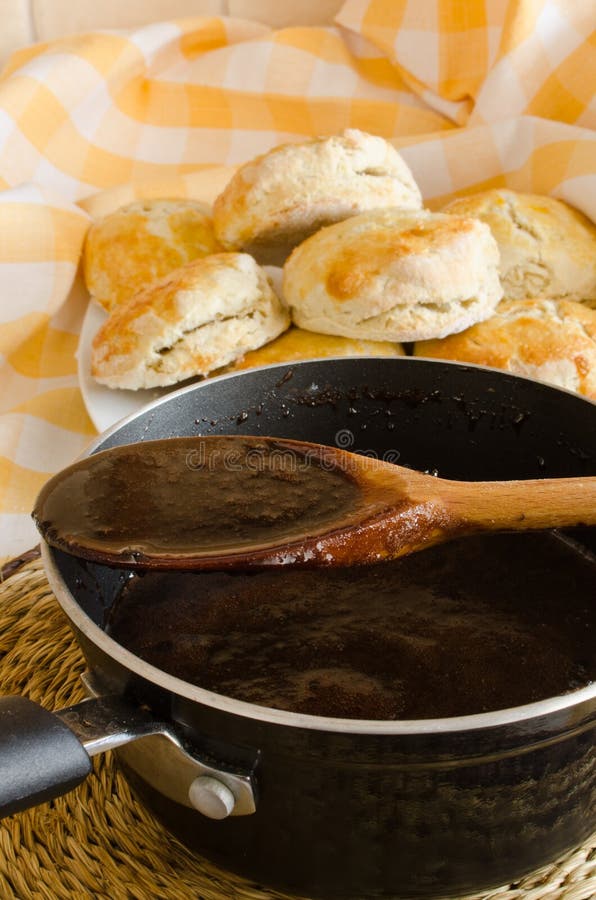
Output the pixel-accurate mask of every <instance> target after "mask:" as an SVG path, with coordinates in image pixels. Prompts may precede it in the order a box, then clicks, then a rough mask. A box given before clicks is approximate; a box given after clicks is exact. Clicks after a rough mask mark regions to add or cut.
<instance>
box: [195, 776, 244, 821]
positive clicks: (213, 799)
mask: <svg viewBox="0 0 596 900" xmlns="http://www.w3.org/2000/svg"><path fill="white" fill-rule="evenodd" d="M188 799H189V800H190V802H191V803H192V805H193V806H194V808H195V809H196V810H198V812H200V813H202V814H203V815H204V816H207V818H209V819H227V817H228V816H229V815H231V814H232V811H233V809H234V806H235V805H236V798H235V797H234V794H233V793H232V791H231V790H230V788H229V787H227V785H225V784H223V783H222V782H221V781H218V780H217V778H212V777H211V776H210V775H200V776H199V777H198V778H195V780H194V781H193V783H192V784H191V786H190V787H189V789H188Z"/></svg>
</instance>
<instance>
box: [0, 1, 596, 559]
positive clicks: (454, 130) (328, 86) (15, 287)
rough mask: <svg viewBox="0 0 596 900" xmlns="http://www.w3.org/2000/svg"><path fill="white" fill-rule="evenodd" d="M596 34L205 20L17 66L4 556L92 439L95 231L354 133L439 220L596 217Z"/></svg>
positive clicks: (370, 12)
mask: <svg viewBox="0 0 596 900" xmlns="http://www.w3.org/2000/svg"><path fill="white" fill-rule="evenodd" d="M594 24H595V12H594V3H593V0H558V2H557V0H519V2H506V0H484V2H481V0H470V2H466V3H456V2H454V0H369V2H366V0H348V2H346V3H345V4H344V5H343V7H342V8H341V10H340V12H339V14H338V15H337V17H336V20H335V23H334V25H333V26H330V27H326V28H323V27H311V28H305V27H296V28H285V29H283V30H280V31H271V30H270V29H269V28H267V27H265V26H263V25H259V24H256V23H253V22H247V21H243V20H235V19H225V18H208V17H201V18H192V19H184V20H182V21H168V22H162V23H159V24H155V25H151V26H148V27H144V28H141V29H139V30H136V31H132V32H124V31H117V32H115V31H100V32H96V33H93V34H84V35H76V36H74V37H68V38H65V39H63V40H60V41H55V42H52V43H49V44H41V45H36V46H33V47H29V48H27V49H25V50H22V51H20V52H18V53H17V54H15V55H14V56H13V57H12V59H11V60H10V62H9V64H8V66H7V68H6V69H5V71H4V73H3V75H2V77H1V78H0V189H1V190H0V557H2V556H9V555H15V554H17V553H19V552H20V551H22V550H24V549H26V548H27V547H28V546H30V545H32V544H33V543H35V541H36V540H37V535H36V532H35V529H34V527H33V524H32V522H31V519H30V515H29V513H30V510H31V507H32V504H33V501H34V498H35V496H36V493H37V491H38V490H39V488H40V487H41V485H42V484H43V483H44V481H45V480H46V479H47V478H48V476H49V475H50V474H51V473H53V472H55V471H56V470H57V469H59V468H61V467H62V466H64V465H67V464H68V463H69V462H71V461H72V460H73V459H74V458H75V457H76V456H77V455H78V454H79V453H80V452H81V450H82V449H83V448H84V447H85V445H86V444H87V443H88V442H89V441H90V439H91V437H92V436H93V434H94V427H93V425H92V423H91V420H90V418H89V416H88V414H87V411H86V409H85V406H84V403H83V400H82V396H81V393H80V389H79V385H78V380H77V367H76V359H75V352H76V349H77V345H78V339H79V332H80V328H81V322H82V319H83V316H84V313H85V302H86V300H85V295H84V292H82V291H81V290H80V289H79V290H74V291H73V290H72V288H73V284H75V282H76V279H77V278H80V275H77V272H78V263H79V259H80V253H81V247H82V243H83V240H84V236H85V232H86V229H87V228H88V225H89V221H90V217H92V216H95V215H98V214H101V213H105V212H106V211H109V210H111V209H114V208H115V207H117V206H118V205H120V204H121V203H124V202H127V201H128V200H130V199H132V198H134V197H143V196H174V195H178V196H198V197H199V198H200V199H211V198H212V197H213V196H214V195H215V193H217V190H218V189H220V188H221V186H223V183H225V180H226V179H227V177H228V175H229V171H230V170H229V168H222V166H223V167H230V166H234V165H236V164H238V163H241V162H243V161H244V160H246V159H249V158H251V157H252V156H254V155H256V154H257V153H261V152H263V151H265V150H267V149H269V148H270V147H272V146H274V145H275V144H278V143H281V142H284V141H296V140H300V139H301V138H304V137H307V136H310V135H317V134H321V135H323V134H331V133H335V132H338V131H341V130H342V129H344V128H346V127H355V128H361V129H363V130H365V131H370V132H373V133H376V134H381V135H383V136H385V137H387V138H389V139H390V140H391V141H392V142H393V143H395V145H396V146H397V147H398V148H400V149H402V150H403V154H404V157H405V158H406V160H407V162H408V163H409V165H410V166H411V168H412V169H413V171H414V175H415V177H416V179H417V181H418V183H419V184H420V187H421V189H422V192H423V195H424V197H425V200H426V201H427V203H428V205H429V206H430V207H431V208H433V207H436V206H438V205H440V203H442V202H443V201H444V200H446V199H447V198H448V197H450V196H452V195H453V194H454V193H465V192H471V191H475V190H481V189H485V188H488V187H494V186H508V187H511V188H514V189H518V190H529V191H535V192H538V193H548V194H552V195H554V196H558V197H561V198H563V199H566V200H567V201H568V202H570V203H572V204H574V205H576V206H577V207H579V208H580V209H582V210H583V211H584V212H585V213H586V214H588V215H590V216H591V217H592V218H593V219H594V220H596V188H595V184H594V182H595V175H596V144H595V135H594V131H593V130H591V129H594V126H595V123H596V110H595V107H594V86H595V84H596V59H595V56H596V48H595V44H594ZM205 195H207V196H205Z"/></svg>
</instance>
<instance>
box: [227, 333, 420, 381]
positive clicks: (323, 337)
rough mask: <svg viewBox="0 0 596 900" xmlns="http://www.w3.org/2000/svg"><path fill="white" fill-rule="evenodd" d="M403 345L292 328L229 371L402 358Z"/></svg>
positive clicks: (238, 362) (237, 362) (254, 351)
mask: <svg viewBox="0 0 596 900" xmlns="http://www.w3.org/2000/svg"><path fill="white" fill-rule="evenodd" d="M403 355H404V349H403V347H402V346H401V344H392V343H389V342H388V341H358V340H354V339H353V338H343V337H336V336H333V335H329V334H315V332H314V331H304V330H303V329H302V328H290V329H289V330H288V331H285V332H284V333H283V334H282V335H280V336H279V337H278V338H276V339H275V340H274V341H270V343H268V344H265V345H264V346H263V347H259V349H258V350H252V351H251V352H250V353H247V354H246V356H244V357H242V359H239V360H237V361H236V362H235V363H232V365H231V366H230V367H229V369H230V371H234V372H236V371H239V370H241V369H254V368H256V367H257V366H270V365H272V364H273V363H280V362H297V361H299V360H302V359H327V358H330V357H331V358H332V357H343V356H403Z"/></svg>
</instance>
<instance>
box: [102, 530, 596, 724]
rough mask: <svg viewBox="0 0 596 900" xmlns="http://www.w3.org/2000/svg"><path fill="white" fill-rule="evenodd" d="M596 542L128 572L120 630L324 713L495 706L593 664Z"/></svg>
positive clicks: (166, 660) (125, 640) (533, 540)
mask: <svg viewBox="0 0 596 900" xmlns="http://www.w3.org/2000/svg"><path fill="white" fill-rule="evenodd" d="M595 570H596V565H595V564H594V561H593V559H592V558H590V557H589V556H587V555H584V554H582V553H579V552H578V551H577V550H576V549H574V547H573V546H571V545H569V544H568V543H566V542H565V541H563V540H561V539H559V538H557V537H556V536H555V535H553V534H551V533H536V534H523V535H509V534H505V535H494V536H490V537H488V536H482V537H475V538H467V539H464V540H460V541H458V542H455V543H452V544H447V545H441V546H439V547H435V548H432V549H429V550H427V551H425V552H424V553H421V554H414V555H413V556H410V557H406V558H404V559H400V560H397V561H395V562H389V563H384V564H381V565H375V566H367V567H356V568H345V569H341V568H340V569H317V570H291V571H288V570H285V571H280V570H266V571H260V572H259V571H253V572H252V573H251V574H246V573H224V572H211V573H197V572H168V573H166V572H147V573H145V574H144V575H133V576H132V577H131V578H130V580H129V581H128V582H127V583H126V585H125V586H124V588H123V590H122V592H121V595H120V597H119V599H118V600H117V601H116V604H115V606H114V608H113V610H112V614H111V619H110V622H109V627H108V630H109V633H110V634H111V635H112V637H114V638H115V639H116V640H117V641H119V642H120V643H121V644H123V645H124V646H125V647H127V648H128V649H129V650H131V651H132V652H133V653H135V654H137V655H138V656H140V657H141V658H143V659H144V660H146V661H148V662H150V663H152V664H153V665H155V666H157V667H158V668H160V669H162V670H163V671H165V672H168V673H170V674H172V675H176V676H178V677H179V678H182V679H184V680H185V681H188V682H191V683H194V684H196V685H199V686H200V687H203V688H207V689H209V690H212V691H215V692H217V693H219V694H225V695H227V696H230V697H233V698H235V699H238V700H246V701H249V702H252V703H256V704H259V705H262V706H269V707H276V708H279V709H285V710H291V711H294V712H301V713H310V714H312V715H318V716H334V717H341V718H359V719H384V720H391V719H424V718H434V717H444V716H457V715H466V714H472V713H480V712H486V711H490V710H496V709H503V708H507V707H511V706H517V705H520V704H524V703H529V702H532V701H536V700H541V699H544V698H547V697H551V696H556V695H558V694H562V693H565V692H567V691H569V690H572V689H574V688H577V687H580V686H583V685H585V684H588V683H589V682H590V681H592V680H594V679H595V678H596V640H595V637H596V635H595V631H596V628H595V623H596V614H595V610H594V596H593V595H594V576H595Z"/></svg>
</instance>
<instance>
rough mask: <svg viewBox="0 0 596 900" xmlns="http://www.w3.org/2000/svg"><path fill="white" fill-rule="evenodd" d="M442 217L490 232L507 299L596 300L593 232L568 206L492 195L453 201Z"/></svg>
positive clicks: (595, 230) (527, 197) (595, 236)
mask: <svg viewBox="0 0 596 900" xmlns="http://www.w3.org/2000/svg"><path fill="white" fill-rule="evenodd" d="M443 212H446V213H455V214H456V215H463V216H477V217H478V218H479V219H482V221H483V222H486V224H487V225H488V226H489V227H490V229H491V231H492V233H493V236H494V238H495V240H496V241H497V244H498V245H499V252H500V255H501V263H500V275H501V281H502V284H503V290H504V294H505V296H506V297H508V298H511V299H516V300H523V299H526V298H529V297H553V298H555V299H557V298H561V299H567V300H579V301H594V300H596V226H595V225H594V224H593V223H592V222H591V221H590V220H589V219H588V218H587V217H586V216H584V215H583V214H582V213H580V212H579V211H578V210H577V209H574V208H573V207H571V206H569V205H568V204H567V203H563V202H562V201H561V200H555V199H554V198H552V197H542V196H539V195H537V194H519V193H516V192H515V191H510V190H505V189H496V190H491V191H484V192H483V193H480V194H471V195H470V196H469V197H462V198H460V199H458V200H453V201H452V202H451V203H449V204H447V206H445V207H444V209H443Z"/></svg>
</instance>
